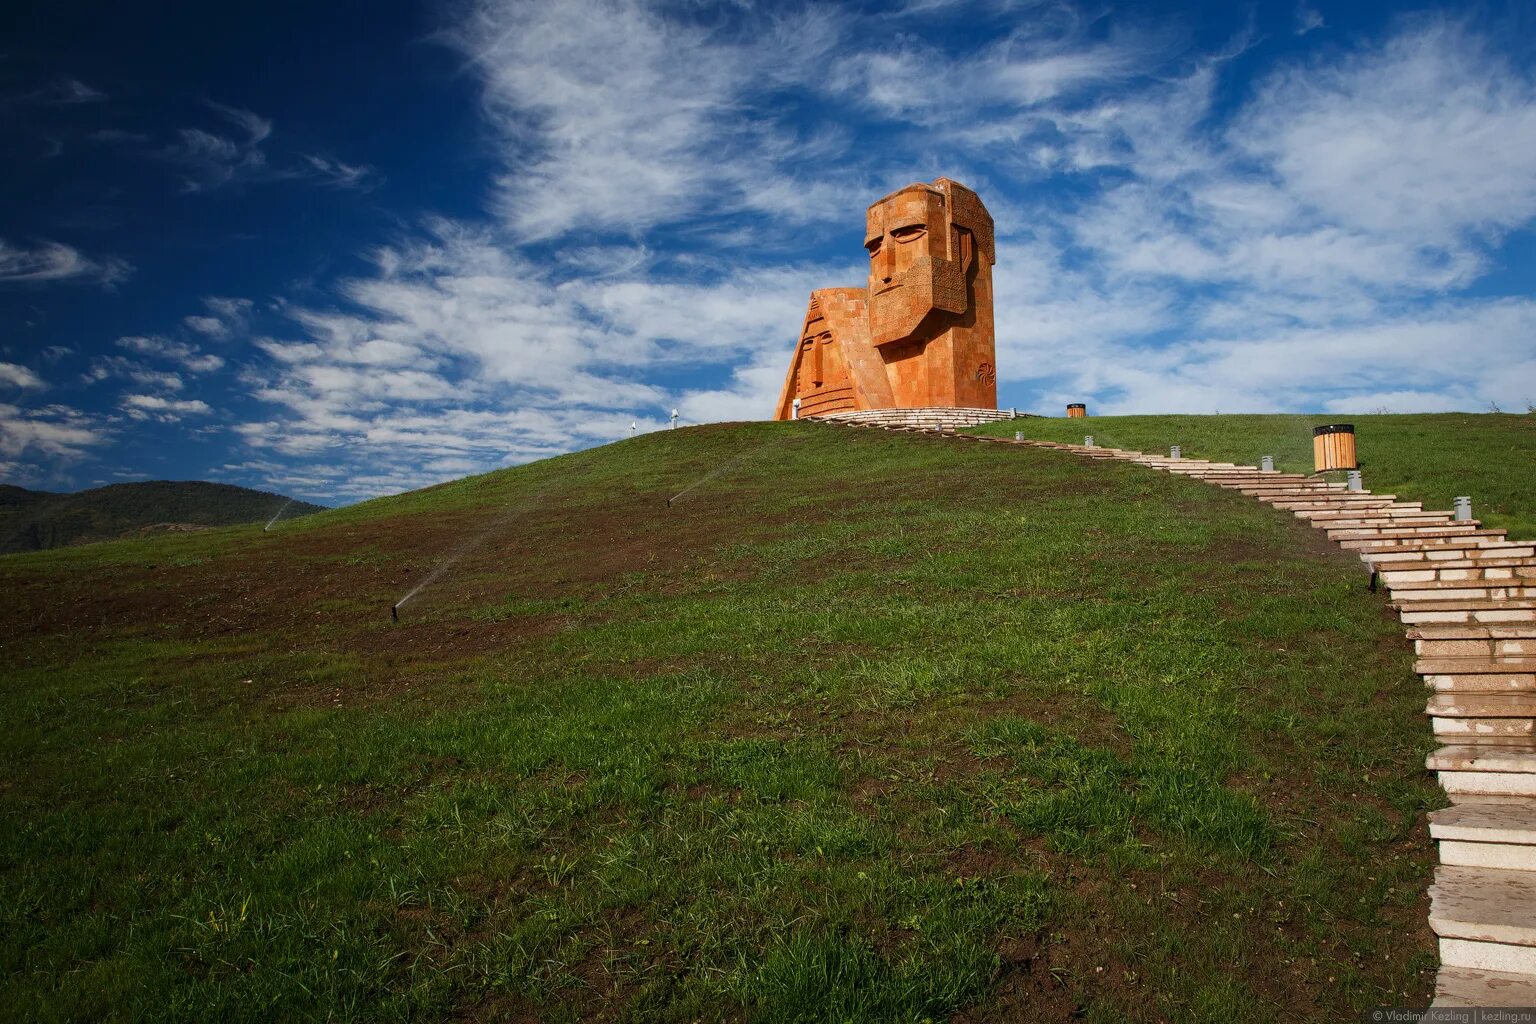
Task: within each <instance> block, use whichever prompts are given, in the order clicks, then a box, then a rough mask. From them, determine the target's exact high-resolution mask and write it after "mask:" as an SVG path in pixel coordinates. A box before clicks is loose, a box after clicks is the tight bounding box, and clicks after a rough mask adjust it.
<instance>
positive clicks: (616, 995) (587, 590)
mask: <svg viewBox="0 0 1536 1024" xmlns="http://www.w3.org/2000/svg"><path fill="white" fill-rule="evenodd" d="M710 473H716V475H714V476H713V477H710V478H708V479H707V480H705V482H704V483H703V484H702V485H701V486H699V487H697V488H696V489H695V490H693V491H691V492H689V493H688V494H687V495H685V496H684V497H683V498H682V499H681V500H679V501H678V502H677V503H676V504H675V505H674V506H673V507H671V508H670V509H669V508H668V507H667V505H666V503H665V499H666V498H667V497H668V496H669V495H673V494H676V493H677V492H679V491H682V490H683V489H684V488H686V487H688V486H689V485H690V484H694V483H697V482H699V481H700V480H701V479H704V478H705V477H706V476H707V475H708V474H710ZM454 559H457V561H454ZM445 565H447V566H448V568H447V570H446V571H445V572H443V573H442V575H440V576H439V577H438V578H437V579H436V582H434V583H433V584H432V585H431V586H429V587H427V588H426V589H424V590H422V591H421V592H420V593H419V595H418V596H417V597H415V598H414V599H413V600H412V601H410V602H409V603H407V604H406V605H405V607H404V608H403V609H401V621H400V622H399V623H393V622H391V621H390V616H389V607H390V605H391V604H392V603H394V602H395V601H397V600H399V599H400V598H401V597H402V595H404V594H406V593H407V592H408V591H410V590H411V589H412V588H413V587H415V586H416V585H417V584H418V583H420V582H421V581H422V580H423V579H424V578H427V577H429V576H430V575H431V574H432V573H434V572H435V571H437V570H440V569H442V567H443V566H445ZM0 587H3V588H4V592H5V593H6V594H7V595H8V597H9V599H10V601H11V605H10V608H11V614H10V615H9V616H8V620H9V622H8V626H9V628H8V630H7V632H6V634H5V637H6V638H5V639H4V641H3V642H0V733H3V735H4V736H5V738H6V742H5V743H4V744H0V1017H3V1018H6V1019H13V1020H29V1021H65V1020H69V1021H135V1022H137V1021H172V1020H174V1021H207V1020H219V1021H230V1022H239V1021H252V1022H255V1021H272V1020H318V1019H325V1020H334V1021H369V1022H374V1021H448V1020H476V1021H547V1022H556V1021H615V1022H617V1021H632V1022H641V1021H645V1022H650V1021H656V1022H683V1021H711V1022H714V1021H755V1022H756V1021H761V1022H813V1021H814V1022H820V1021H839V1022H844V1021H859V1022H886V1021H903V1022H908V1021H910V1022H917V1021H923V1020H930V1021H956V1022H980V1021H998V1022H1001V1021H1018V1020H1043V1021H1067V1020H1088V1021H1103V1022H1109V1021H1115V1022H1119V1021H1125V1020H1148V1021H1150V1020H1177V1021H1221V1022H1230V1021H1264V1022H1268V1021H1275V1020H1287V1021H1300V1020H1328V1021H1335V1020H1353V1019H1360V1016H1361V1014H1362V1013H1363V1012H1364V1010H1365V1009H1366V1008H1368V1007H1371V1006H1375V1005H1382V1004H1389V1005H1390V1004H1396V1003H1411V1002H1416V1001H1418V1002H1422V1001H1425V1000H1426V999H1427V996H1428V992H1429V985H1430V981H1431V976H1432V972H1433V966H1434V963H1435V960H1434V943H1433V936H1432V935H1431V934H1430V932H1429V929H1428V927H1427V925H1426V921H1425V913H1426V900H1425V897H1424V892H1425V888H1426V886H1427V884H1428V882H1429V878H1430V872H1431V862H1432V851H1431V847H1430V842H1429V839H1428V837H1427V834H1426V831H1425V827H1424V813H1425V811H1426V809H1427V808H1430V807H1433V806H1437V801H1438V800H1439V799H1440V794H1439V791H1438V789H1437V788H1436V787H1435V786H1434V784H1433V781H1432V780H1431V778H1430V777H1429V776H1428V775H1427V774H1426V773H1425V772H1424V771H1423V769H1422V760H1423V756H1424V753H1425V751H1426V750H1427V749H1428V747H1429V745H1430V738H1429V728H1428V726H1427V725H1426V724H1425V722H1424V720H1423V718H1422V717H1421V711H1422V709H1423V704H1424V695H1423V692H1422V688H1421V684H1420V682H1419V680H1418V678H1417V677H1416V676H1414V675H1413V674H1412V672H1411V670H1410V667H1411V660H1412V656H1411V653H1410V651H1409V648H1408V645H1407V643H1406V642H1405V641H1404V640H1403V638H1402V634H1401V631H1400V629H1399V627H1398V626H1397V624H1396V622H1395V620H1394V619H1393V618H1392V617H1391V616H1390V615H1389V614H1388V613H1387V610H1386V609H1385V607H1384V604H1383V601H1382V599H1381V598H1380V597H1379V596H1373V595H1371V594H1369V593H1367V592H1366V590H1365V587H1364V577H1363V574H1362V573H1361V571H1360V568H1359V565H1358V563H1357V562H1355V561H1353V560H1352V559H1350V558H1349V557H1347V556H1345V555H1343V554H1342V553H1340V552H1338V551H1336V550H1334V549H1332V548H1330V547H1328V546H1327V545H1326V544H1325V543H1323V542H1322V541H1321V540H1320V539H1319V537H1318V535H1317V534H1316V533H1314V532H1313V531H1312V530H1310V529H1308V528H1307V527H1306V526H1305V525H1304V524H1302V523H1300V522H1298V521H1297V520H1295V519H1293V518H1292V517H1289V516H1286V515H1283V514H1280V513H1277V512H1275V511H1274V510H1273V509H1270V508H1266V507H1264V506H1261V505H1259V504H1257V503H1254V502H1252V501H1250V500H1248V499H1245V498H1243V497H1241V496H1240V495H1237V494H1235V493H1233V492H1231V491H1224V490H1220V489H1218V488H1213V487H1208V486H1205V485H1203V484H1200V483H1197V482H1195V481H1191V480H1186V479H1178V478H1173V477H1169V476H1166V475H1162V474H1156V473H1151V472H1148V471H1146V470H1144V469H1140V468H1138V467H1134V466H1127V465H1120V464H1103V463H1094V462H1089V461H1087V460H1083V459H1079V458H1075V457H1072V456H1069V455H1066V454H1062V453H1057V452H1051V451H1046V450H1041V449H1028V448H1022V447H1019V448H1015V447H1011V446H1002V445H984V444H978V443H970V442H966V441H963V440H954V439H949V440H941V439H937V438H931V437H917V436H911V435H893V434H885V433H881V432H874V431H854V430H846V429H842V428H836V427H830V426H822V425H815V424H808V423H803V424H751V425H720V426H712V427H701V428H692V429H685V430H677V431H664V432H661V433H658V434H653V435H650V436H645V437H640V438H636V439H633V440H629V441H625V442H622V443H619V444H614V445H609V446H607V447H605V448H601V449H594V450H591V451H586V452H581V453H577V454H574V455H569V456H564V457H561V458H556V459H550V460H547V461H544V462H540V463H536V464H533V465H530V466H525V467H522V468H519V469H513V470H507V471H503V472H497V473H493V474H489V475H486V476H480V477H474V478H470V479H466V480H462V481H458V482H456V483H452V484H447V485H444V486H441V487H435V488H431V489H428V490H424V491H418V492H414V493H411V494H406V495H401V496H399V497H396V498H389V499H381V500H378V501H373V502H368V503H365V504H362V505H358V506H353V507H350V508H346V509H340V510H336V511H330V512H324V513H320V514H317V515H313V516H308V517H306V518H304V519H302V520H299V521H297V522H294V523H291V524H286V525H284V526H282V527H280V528H277V529H274V530H272V531H271V532H269V533H263V532H262V530H261V527H260V526H259V525H255V526H244V527H234V528H226V529H220V530H215V531H211V532H209V533H205V534H197V535H182V536H161V537H154V538H148V539H139V540H132V541H124V542H117V543H110V544H102V545H95V546H90V547H72V548H61V549H58V550H54V551H47V552H40V553H35V554H24V555H18V556H14V557H11V558H7V559H4V560H0Z"/></svg>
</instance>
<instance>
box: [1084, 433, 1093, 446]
mask: <svg viewBox="0 0 1536 1024" xmlns="http://www.w3.org/2000/svg"><path fill="white" fill-rule="evenodd" d="M1083 447H1084V448H1092V447H1093V435H1092V434H1089V435H1088V436H1087V437H1084V438H1083Z"/></svg>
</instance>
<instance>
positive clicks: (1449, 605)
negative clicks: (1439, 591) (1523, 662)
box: [1391, 599, 1536, 626]
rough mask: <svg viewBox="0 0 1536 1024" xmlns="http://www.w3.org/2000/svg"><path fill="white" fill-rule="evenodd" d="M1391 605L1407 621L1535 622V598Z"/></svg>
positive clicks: (1423, 622)
mask: <svg viewBox="0 0 1536 1024" xmlns="http://www.w3.org/2000/svg"><path fill="white" fill-rule="evenodd" d="M1391 607H1392V608H1393V609H1394V610H1395V611H1396V612H1397V617H1398V618H1399V619H1401V620H1402V621H1403V622H1404V623H1405V624H1406V625H1410V626H1417V625H1436V624H1451V625H1454V624H1457V623H1463V624H1474V625H1495V624H1498V623H1526V622H1533V623H1536V601H1530V600H1515V601H1477V600H1470V599H1461V600H1456V601H1405V602H1393V603H1392V605H1391Z"/></svg>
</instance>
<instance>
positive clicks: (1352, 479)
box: [1349, 469, 1365, 491]
mask: <svg viewBox="0 0 1536 1024" xmlns="http://www.w3.org/2000/svg"><path fill="white" fill-rule="evenodd" d="M1349 489H1350V490H1352V491H1363V490H1365V485H1364V484H1362V483H1361V482H1360V471H1359V470H1358V469H1352V470H1350V471H1349Z"/></svg>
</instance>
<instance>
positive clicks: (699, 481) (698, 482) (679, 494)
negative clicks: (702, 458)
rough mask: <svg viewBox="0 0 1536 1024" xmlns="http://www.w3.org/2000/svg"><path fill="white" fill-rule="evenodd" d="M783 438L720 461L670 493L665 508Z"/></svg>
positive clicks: (778, 443)
mask: <svg viewBox="0 0 1536 1024" xmlns="http://www.w3.org/2000/svg"><path fill="white" fill-rule="evenodd" d="M785 440H787V438H781V439H779V440H777V441H770V442H768V443H767V444H762V445H758V446H757V447H756V448H752V449H749V450H747V451H744V452H742V453H741V454H740V455H737V456H736V457H735V458H732V459H727V460H726V461H725V462H722V463H720V465H718V466H716V467H715V468H714V469H712V470H710V471H709V472H708V473H705V474H704V475H703V476H701V477H699V478H698V479H697V480H695V481H694V482H693V483H691V484H689V485H688V486H687V487H684V488H683V489H682V490H680V491H678V492H677V493H676V494H674V495H672V497H670V498H668V499H667V508H671V507H672V503H673V502H674V501H676V500H677V499H678V498H681V497H682V496H683V495H685V494H687V493H688V492H689V491H691V490H693V489H694V488H696V487H701V486H703V485H704V484H707V483H709V481H711V480H713V479H714V478H715V477H717V476H719V475H720V474H721V473H724V472H725V471H726V470H728V469H730V468H731V467H732V466H734V465H736V463H738V462H741V461H742V460H744V459H747V458H749V457H751V456H753V455H760V454H762V453H763V452H765V451H767V450H768V449H770V448H777V447H778V446H779V445H781V444H783V443H784V442H785Z"/></svg>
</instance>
